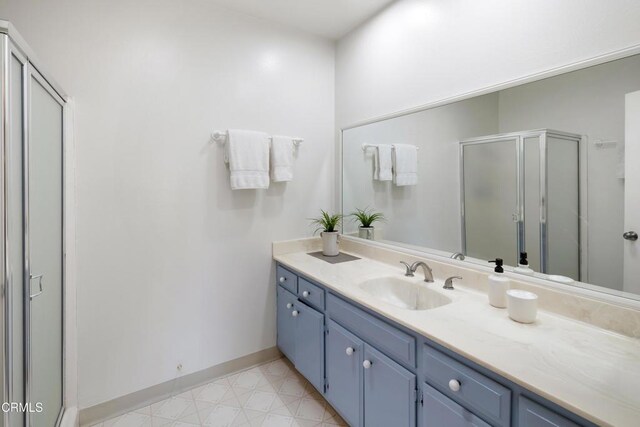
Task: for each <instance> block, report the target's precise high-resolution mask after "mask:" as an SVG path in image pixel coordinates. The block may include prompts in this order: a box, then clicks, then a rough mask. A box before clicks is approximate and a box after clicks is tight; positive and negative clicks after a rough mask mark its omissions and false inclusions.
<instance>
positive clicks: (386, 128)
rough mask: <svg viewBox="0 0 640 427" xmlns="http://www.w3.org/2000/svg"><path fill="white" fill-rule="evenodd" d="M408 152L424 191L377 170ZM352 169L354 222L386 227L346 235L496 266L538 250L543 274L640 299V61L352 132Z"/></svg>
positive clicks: (346, 204) (347, 158)
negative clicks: (362, 218) (378, 216)
mask: <svg viewBox="0 0 640 427" xmlns="http://www.w3.org/2000/svg"><path fill="white" fill-rule="evenodd" d="M398 144H406V145H409V146H414V147H416V148H417V151H416V153H417V168H416V172H417V179H416V180H415V181H414V182H413V183H412V184H413V185H398V184H399V183H398V182H396V180H395V178H391V179H389V177H388V176H385V178H384V179H382V180H381V179H380V173H379V171H376V168H377V167H382V168H383V169H386V166H387V163H385V159H388V150H389V148H388V147H389V146H391V153H392V156H395V153H396V151H397V150H396V148H395V147H396V146H397V145H398ZM380 147H382V148H380ZM405 148H406V147H405ZM379 149H382V150H383V152H384V153H386V154H384V153H383V154H379ZM409 153H410V154H409V156H411V150H409ZM405 154H406V153H405ZM342 159H343V171H342V173H343V179H342V207H343V214H344V215H349V214H351V213H352V212H354V211H356V210H357V209H369V210H370V211H375V212H380V213H382V214H384V216H385V220H384V221H379V222H377V223H375V224H374V227H375V233H371V232H367V233H364V234H363V233H362V232H359V229H358V223H357V221H351V220H349V219H348V218H347V219H346V220H345V222H344V226H343V227H344V230H343V231H344V233H345V234H348V235H354V236H358V235H360V236H361V237H362V238H370V239H375V240H379V241H382V242H386V243H393V244H395V245H402V246H405V247H409V248H413V249H418V250H422V251H428V252H433V253H437V254H440V255H445V256H452V255H455V254H456V253H461V254H462V255H458V257H462V256H464V257H465V260H466V261H469V262H478V263H483V264H484V265H486V263H487V260H490V259H494V258H497V257H499V258H503V259H504V260H505V264H506V265H510V266H516V265H517V264H518V261H519V257H520V253H521V252H526V253H527V255H528V261H529V265H530V266H531V268H532V269H533V270H535V271H536V272H537V275H538V276H539V275H540V274H544V275H545V276H544V277H545V278H549V279H552V280H556V281H560V282H566V283H574V284H575V285H577V286H582V285H583V283H588V284H592V285H597V286H599V287H600V289H601V290H604V291H608V292H610V293H616V294H620V295H624V296H628V297H632V298H636V299H638V298H640V241H638V240H636V239H637V234H636V233H638V232H640V229H639V228H640V55H634V56H628V57H626V58H622V59H617V60H614V61H611V62H606V63H603V64H599V65H594V66H590V67H587V68H582V69H578V70H576V71H571V72H568V73H565V74H560V75H556V76H553V77H549V78H545V79H542V80H537V81H533V82H531V83H526V84H522V85H519V86H513V87H510V88H507V89H504V90H500V91H497V92H493V93H489V94H486V95H481V96H476V97H473V98H468V99H465V100H461V101H457V102H453V103H449V104H446V105H441V106H437V107H434V108H428V109H424V110H420V111H416V112H412V113H410V114H405V115H400V116H396V117H393V118H390V119H385V120H380V121H375V122H370V123H368V124H364V125H361V126H356V127H351V128H347V129H344V130H343V132H342ZM403 160H406V159H403ZM381 163H383V164H381ZM410 164H411V162H409V165H410ZM409 169H411V166H409ZM394 173H395V171H394ZM387 179H389V180H387Z"/></svg>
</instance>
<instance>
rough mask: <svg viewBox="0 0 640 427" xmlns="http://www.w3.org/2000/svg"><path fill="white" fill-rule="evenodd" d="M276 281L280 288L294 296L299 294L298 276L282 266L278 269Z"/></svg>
mask: <svg viewBox="0 0 640 427" xmlns="http://www.w3.org/2000/svg"><path fill="white" fill-rule="evenodd" d="M276 280H277V281H278V284H279V285H280V286H282V287H284V288H285V289H286V290H288V291H289V292H291V293H292V294H297V293H298V276H296V274H295V273H292V272H291V271H289V270H287V269H286V268H284V267H283V266H281V265H278V266H277V267H276Z"/></svg>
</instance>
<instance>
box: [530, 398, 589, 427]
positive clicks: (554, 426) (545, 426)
mask: <svg viewBox="0 0 640 427" xmlns="http://www.w3.org/2000/svg"><path fill="white" fill-rule="evenodd" d="M518 427H578V424H576V423H574V422H573V421H570V420H568V419H566V418H565V417H563V416H562V415H559V414H557V413H555V412H553V411H551V410H549V409H547V408H545V407H544V406H542V405H539V404H537V403H535V402H534V401H532V400H529V399H527V398H526V397H523V396H520V398H519V399H518Z"/></svg>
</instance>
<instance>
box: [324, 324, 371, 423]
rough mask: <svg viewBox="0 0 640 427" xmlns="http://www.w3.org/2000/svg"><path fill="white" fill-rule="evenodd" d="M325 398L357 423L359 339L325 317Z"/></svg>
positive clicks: (360, 398) (358, 409)
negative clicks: (326, 332)
mask: <svg viewBox="0 0 640 427" xmlns="http://www.w3.org/2000/svg"><path fill="white" fill-rule="evenodd" d="M327 330H328V331H329V332H328V335H327V341H326V345H327V352H326V358H327V359H326V362H327V391H326V398H327V400H328V401H329V403H331V405H332V406H333V407H334V408H335V409H336V410H337V411H338V412H339V413H340V415H341V416H342V418H344V420H345V421H346V422H347V423H348V424H349V425H350V426H354V427H357V426H361V425H362V422H361V408H362V371H363V369H362V361H363V356H364V355H363V348H364V346H363V343H362V341H361V340H360V339H359V338H357V337H356V336H355V335H353V334H351V333H350V332H348V331H347V330H346V329H344V328H343V327H341V326H340V325H338V324H337V323H335V322H333V321H331V320H327Z"/></svg>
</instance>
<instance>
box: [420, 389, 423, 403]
mask: <svg viewBox="0 0 640 427" xmlns="http://www.w3.org/2000/svg"><path fill="white" fill-rule="evenodd" d="M420 406H424V392H423V391H421V392H420Z"/></svg>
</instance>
